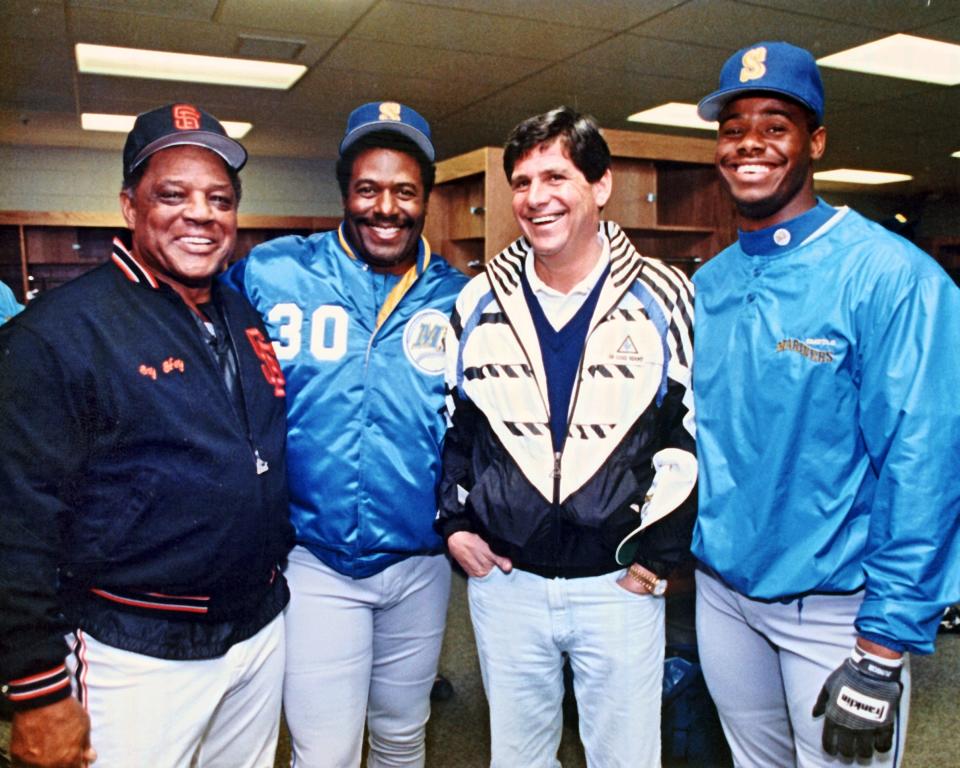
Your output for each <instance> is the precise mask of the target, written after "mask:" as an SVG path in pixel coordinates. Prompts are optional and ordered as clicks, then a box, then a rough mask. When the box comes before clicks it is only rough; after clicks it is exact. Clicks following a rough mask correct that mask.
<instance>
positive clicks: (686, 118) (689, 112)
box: [627, 101, 718, 131]
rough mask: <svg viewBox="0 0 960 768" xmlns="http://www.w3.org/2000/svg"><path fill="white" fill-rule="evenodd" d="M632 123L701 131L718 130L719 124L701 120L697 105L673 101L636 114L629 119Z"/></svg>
mask: <svg viewBox="0 0 960 768" xmlns="http://www.w3.org/2000/svg"><path fill="white" fill-rule="evenodd" d="M627 120H629V121H630V122H632V123H653V124H654V125H672V126H676V127H678V128H697V129H699V130H701V131H715V130H717V125H718V124H717V123H715V122H712V123H711V122H708V121H707V120H701V119H700V117H699V116H698V115H697V105H696V104H681V103H680V102H677V101H671V102H669V103H668V104H661V105H660V106H659V107H653V108H652V109H645V110H644V111H643V112H635V113H634V114H632V115H630V117H628V118H627Z"/></svg>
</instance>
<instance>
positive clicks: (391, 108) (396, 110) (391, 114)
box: [379, 101, 400, 120]
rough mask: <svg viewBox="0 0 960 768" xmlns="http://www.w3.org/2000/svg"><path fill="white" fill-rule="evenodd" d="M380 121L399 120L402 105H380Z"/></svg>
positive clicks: (391, 102) (392, 103)
mask: <svg viewBox="0 0 960 768" xmlns="http://www.w3.org/2000/svg"><path fill="white" fill-rule="evenodd" d="M379 119H380V120H399V119H400V105H399V104H397V102H395V101H385V102H383V103H382V104H381V105H380V118H379Z"/></svg>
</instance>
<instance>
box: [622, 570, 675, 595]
mask: <svg viewBox="0 0 960 768" xmlns="http://www.w3.org/2000/svg"><path fill="white" fill-rule="evenodd" d="M627 573H629V574H630V578H631V579H633V580H634V581H636V582H639V583H640V584H643V586H645V587H646V588H647V592H649V593H650V594H651V595H653V596H654V597H663V595H664V593H665V592H666V591H667V580H666V579H661V578H660V577H659V576H657V574H655V573H654V572H653V571H649V570H647V569H646V568H644V567H643V566H642V565H640V564H639V563H634V564H633V565H631V566H630V567H629V568H628V569H627Z"/></svg>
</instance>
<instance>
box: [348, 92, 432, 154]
mask: <svg viewBox="0 0 960 768" xmlns="http://www.w3.org/2000/svg"><path fill="white" fill-rule="evenodd" d="M374 131H393V132H394V133H399V134H400V135H401V136H405V137H406V138H408V139H410V141H412V142H413V143H414V144H416V145H417V147H419V148H420V149H421V150H422V151H423V154H425V155H426V156H427V160H429V161H430V162H431V163H432V162H433V160H434V157H436V152H435V151H434V149H433V142H432V141H431V140H430V125H429V124H428V123H427V121H426V120H424V119H423V117H421V116H420V115H419V114H418V113H417V112H415V111H414V110H412V109H410V107H407V106H404V105H403V104H400V103H398V102H396V101H372V102H370V103H369V104H364V105H363V106H362V107H357V108H356V109H355V110H353V112H351V113H350V117H349V118H347V132H346V133H345V134H344V135H343V140H342V141H341V142H340V154H341V155H343V153H344V152H346V151H347V150H348V149H349V148H350V147H351V146H352V145H353V144H354V143H355V142H356V141H357V140H358V139H360V138H361V137H363V136H366V135H367V134H368V133H373V132H374Z"/></svg>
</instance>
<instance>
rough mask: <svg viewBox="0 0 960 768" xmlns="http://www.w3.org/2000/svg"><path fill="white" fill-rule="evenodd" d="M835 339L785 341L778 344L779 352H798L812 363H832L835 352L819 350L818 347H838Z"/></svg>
mask: <svg viewBox="0 0 960 768" xmlns="http://www.w3.org/2000/svg"><path fill="white" fill-rule="evenodd" d="M836 346H837V342H835V341H834V340H833V339H804V340H803V341H800V339H784V340H783V341H779V342H777V352H796V353H797V354H798V355H803V356H804V357H805V358H807V360H809V361H810V362H811V363H832V362H833V350H832V349H819V348H818V347H836Z"/></svg>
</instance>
